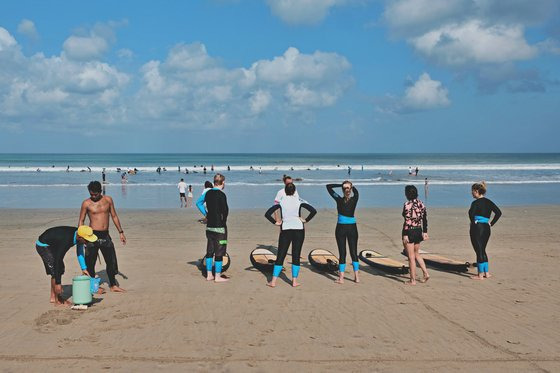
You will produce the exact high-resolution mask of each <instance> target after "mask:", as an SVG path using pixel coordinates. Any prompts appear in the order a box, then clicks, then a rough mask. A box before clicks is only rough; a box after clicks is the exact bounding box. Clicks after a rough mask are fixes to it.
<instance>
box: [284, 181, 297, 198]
mask: <svg viewBox="0 0 560 373" xmlns="http://www.w3.org/2000/svg"><path fill="white" fill-rule="evenodd" d="M284 191H285V192H286V195H287V196H293V195H294V193H295V192H296V186H295V185H294V183H288V184H286V186H285V187H284Z"/></svg>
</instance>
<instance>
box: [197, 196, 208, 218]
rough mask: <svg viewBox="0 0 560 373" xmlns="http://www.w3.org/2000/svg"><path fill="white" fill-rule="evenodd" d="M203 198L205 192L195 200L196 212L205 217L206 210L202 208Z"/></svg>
mask: <svg viewBox="0 0 560 373" xmlns="http://www.w3.org/2000/svg"><path fill="white" fill-rule="evenodd" d="M204 196H206V192H204V193H202V194H201V195H200V197H198V199H197V200H196V207H198V211H200V212H201V213H202V215H204V216H206V208H205V207H204Z"/></svg>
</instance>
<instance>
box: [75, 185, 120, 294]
mask: <svg viewBox="0 0 560 373" xmlns="http://www.w3.org/2000/svg"><path fill="white" fill-rule="evenodd" d="M88 191H89V195H90V198H88V199H86V200H85V201H84V202H82V208H81V209H80V220H79V225H84V222H85V219H86V215H87V217H88V218H89V226H90V227H91V228H92V229H93V233H94V234H95V235H96V236H97V237H98V240H97V242H95V243H91V244H88V245H87V248H86V264H87V270H88V272H89V274H90V276H91V277H95V262H96V261H97V256H98V254H99V250H101V253H102V254H103V259H105V264H106V270H107V276H108V277H109V288H110V289H111V291H114V292H119V293H122V292H124V291H125V290H124V289H122V288H121V287H119V286H118V283H117V280H116V277H115V276H116V275H117V273H118V272H119V268H118V264H117V253H116V252H115V245H113V241H112V240H111V236H110V235H109V215H110V216H111V219H113V223H114V224H115V227H116V228H117V231H118V232H119V238H120V240H121V242H122V244H123V245H126V237H125V235H124V231H123V229H122V227H121V222H120V220H119V217H118V216H117V211H116V210H115V204H114V203H113V199H112V198H111V197H109V196H106V195H102V194H101V183H100V182H99V181H92V182H91V183H89V185H88ZM100 291H101V292H102V291H103V290H102V289H101V288H100Z"/></svg>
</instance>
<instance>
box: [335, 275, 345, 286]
mask: <svg viewBox="0 0 560 373" xmlns="http://www.w3.org/2000/svg"><path fill="white" fill-rule="evenodd" d="M334 282H335V283H336V284H344V278H340V277H339V278H337V279H336V280H334Z"/></svg>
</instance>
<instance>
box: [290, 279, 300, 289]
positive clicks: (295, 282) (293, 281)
mask: <svg viewBox="0 0 560 373" xmlns="http://www.w3.org/2000/svg"><path fill="white" fill-rule="evenodd" d="M300 285H301V284H300V283H299V282H297V277H292V287H294V288H295V287H298V286H300Z"/></svg>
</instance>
